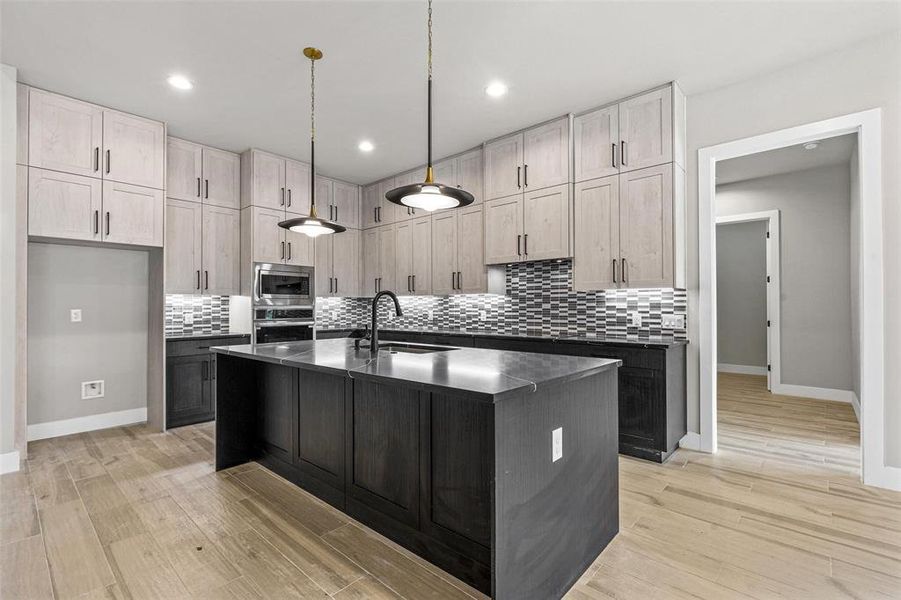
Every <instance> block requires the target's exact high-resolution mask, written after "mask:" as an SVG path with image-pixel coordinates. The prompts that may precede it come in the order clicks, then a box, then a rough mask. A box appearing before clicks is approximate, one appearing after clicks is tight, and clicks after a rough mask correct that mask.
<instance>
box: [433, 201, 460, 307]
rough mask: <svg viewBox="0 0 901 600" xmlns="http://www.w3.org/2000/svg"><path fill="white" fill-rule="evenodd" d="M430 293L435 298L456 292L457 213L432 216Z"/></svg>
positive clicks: (450, 212)
mask: <svg viewBox="0 0 901 600" xmlns="http://www.w3.org/2000/svg"><path fill="white" fill-rule="evenodd" d="M431 235H432V269H431V279H432V293H433V294H435V295H436V296H444V295H448V294H453V293H454V292H455V291H456V287H457V285H456V273H457V254H458V251H457V241H458V238H457V212H456V210H447V211H443V212H440V213H436V214H435V215H433V216H432V233H431Z"/></svg>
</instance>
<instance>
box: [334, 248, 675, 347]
mask: <svg viewBox="0 0 901 600" xmlns="http://www.w3.org/2000/svg"><path fill="white" fill-rule="evenodd" d="M571 290H572V262H571V261H568V260H564V261H560V262H558V261H542V262H532V263H518V264H513V265H507V267H506V292H507V294H506V295H505V296H498V295H493V294H471V295H459V296H402V297H400V303H401V307H402V308H403V311H404V316H403V317H397V318H395V317H394V310H393V308H390V309H389V305H390V304H391V303H390V302H388V301H385V302H384V304H383V305H382V306H380V307H379V316H380V321H379V322H380V323H384V324H385V326H386V327H390V328H394V329H410V330H424V331H428V330H441V329H460V330H464V331H466V330H489V331H492V332H497V333H509V334H525V333H540V334H542V335H575V334H588V335H602V336H606V337H612V338H621V339H628V340H673V339H675V340H684V339H686V338H687V334H686V330H687V327H688V323H687V319H688V315H687V313H688V307H687V294H686V291H685V290H679V289H671V288H661V289H635V290H608V291H598V292H573V291H571ZM370 305H371V299H368V298H317V299H316V326H317V328H319V329H356V328H362V327H365V326H366V325H367V324H368V323H369V309H370ZM634 311H637V312H638V313H639V314H640V315H641V321H642V324H641V326H640V327H633V326H630V325H629V324H628V323H629V313H631V312H634ZM665 314H677V315H679V314H681V315H685V321H686V323H685V328H681V329H663V327H662V318H663V315H665ZM389 318H390V319H391V320H390V322H389V321H388V319H389Z"/></svg>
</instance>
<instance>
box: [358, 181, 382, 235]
mask: <svg viewBox="0 0 901 600" xmlns="http://www.w3.org/2000/svg"><path fill="white" fill-rule="evenodd" d="M378 207H379V190H378V185H377V184H372V185H367V186H366V187H364V188H363V191H362V196H361V198H360V221H361V222H362V225H363V228H364V229H365V228H369V227H375V226H376V225H378V220H377V217H378Z"/></svg>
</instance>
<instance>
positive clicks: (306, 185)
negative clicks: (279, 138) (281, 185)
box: [285, 159, 328, 215]
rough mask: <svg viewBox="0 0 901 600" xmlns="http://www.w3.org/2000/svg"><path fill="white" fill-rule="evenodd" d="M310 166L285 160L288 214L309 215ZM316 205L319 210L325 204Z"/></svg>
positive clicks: (286, 208)
mask: <svg viewBox="0 0 901 600" xmlns="http://www.w3.org/2000/svg"><path fill="white" fill-rule="evenodd" d="M310 177H311V174H310V165H308V164H306V163H302V162H298V161H296V160H289V159H285V194H286V198H285V210H287V211H288V212H290V213H295V214H300V215H309V214H310ZM316 203H317V205H318V207H319V208H320V209H321V208H322V207H324V206H326V205H327V204H328V203H327V202H319V199H318V198H317V200H316Z"/></svg>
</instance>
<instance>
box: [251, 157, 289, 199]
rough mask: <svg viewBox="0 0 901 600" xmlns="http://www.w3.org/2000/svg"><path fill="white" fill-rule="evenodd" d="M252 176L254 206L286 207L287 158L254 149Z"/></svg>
mask: <svg viewBox="0 0 901 600" xmlns="http://www.w3.org/2000/svg"><path fill="white" fill-rule="evenodd" d="M250 177H251V180H252V181H251V185H252V189H253V191H252V204H253V205H254V206H261V207H263V208H280V209H282V210H284V209H285V159H283V158H280V157H278V156H274V155H272V154H266V153H265V152H260V151H259V150H254V151H253V152H252V154H251V169H250Z"/></svg>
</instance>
